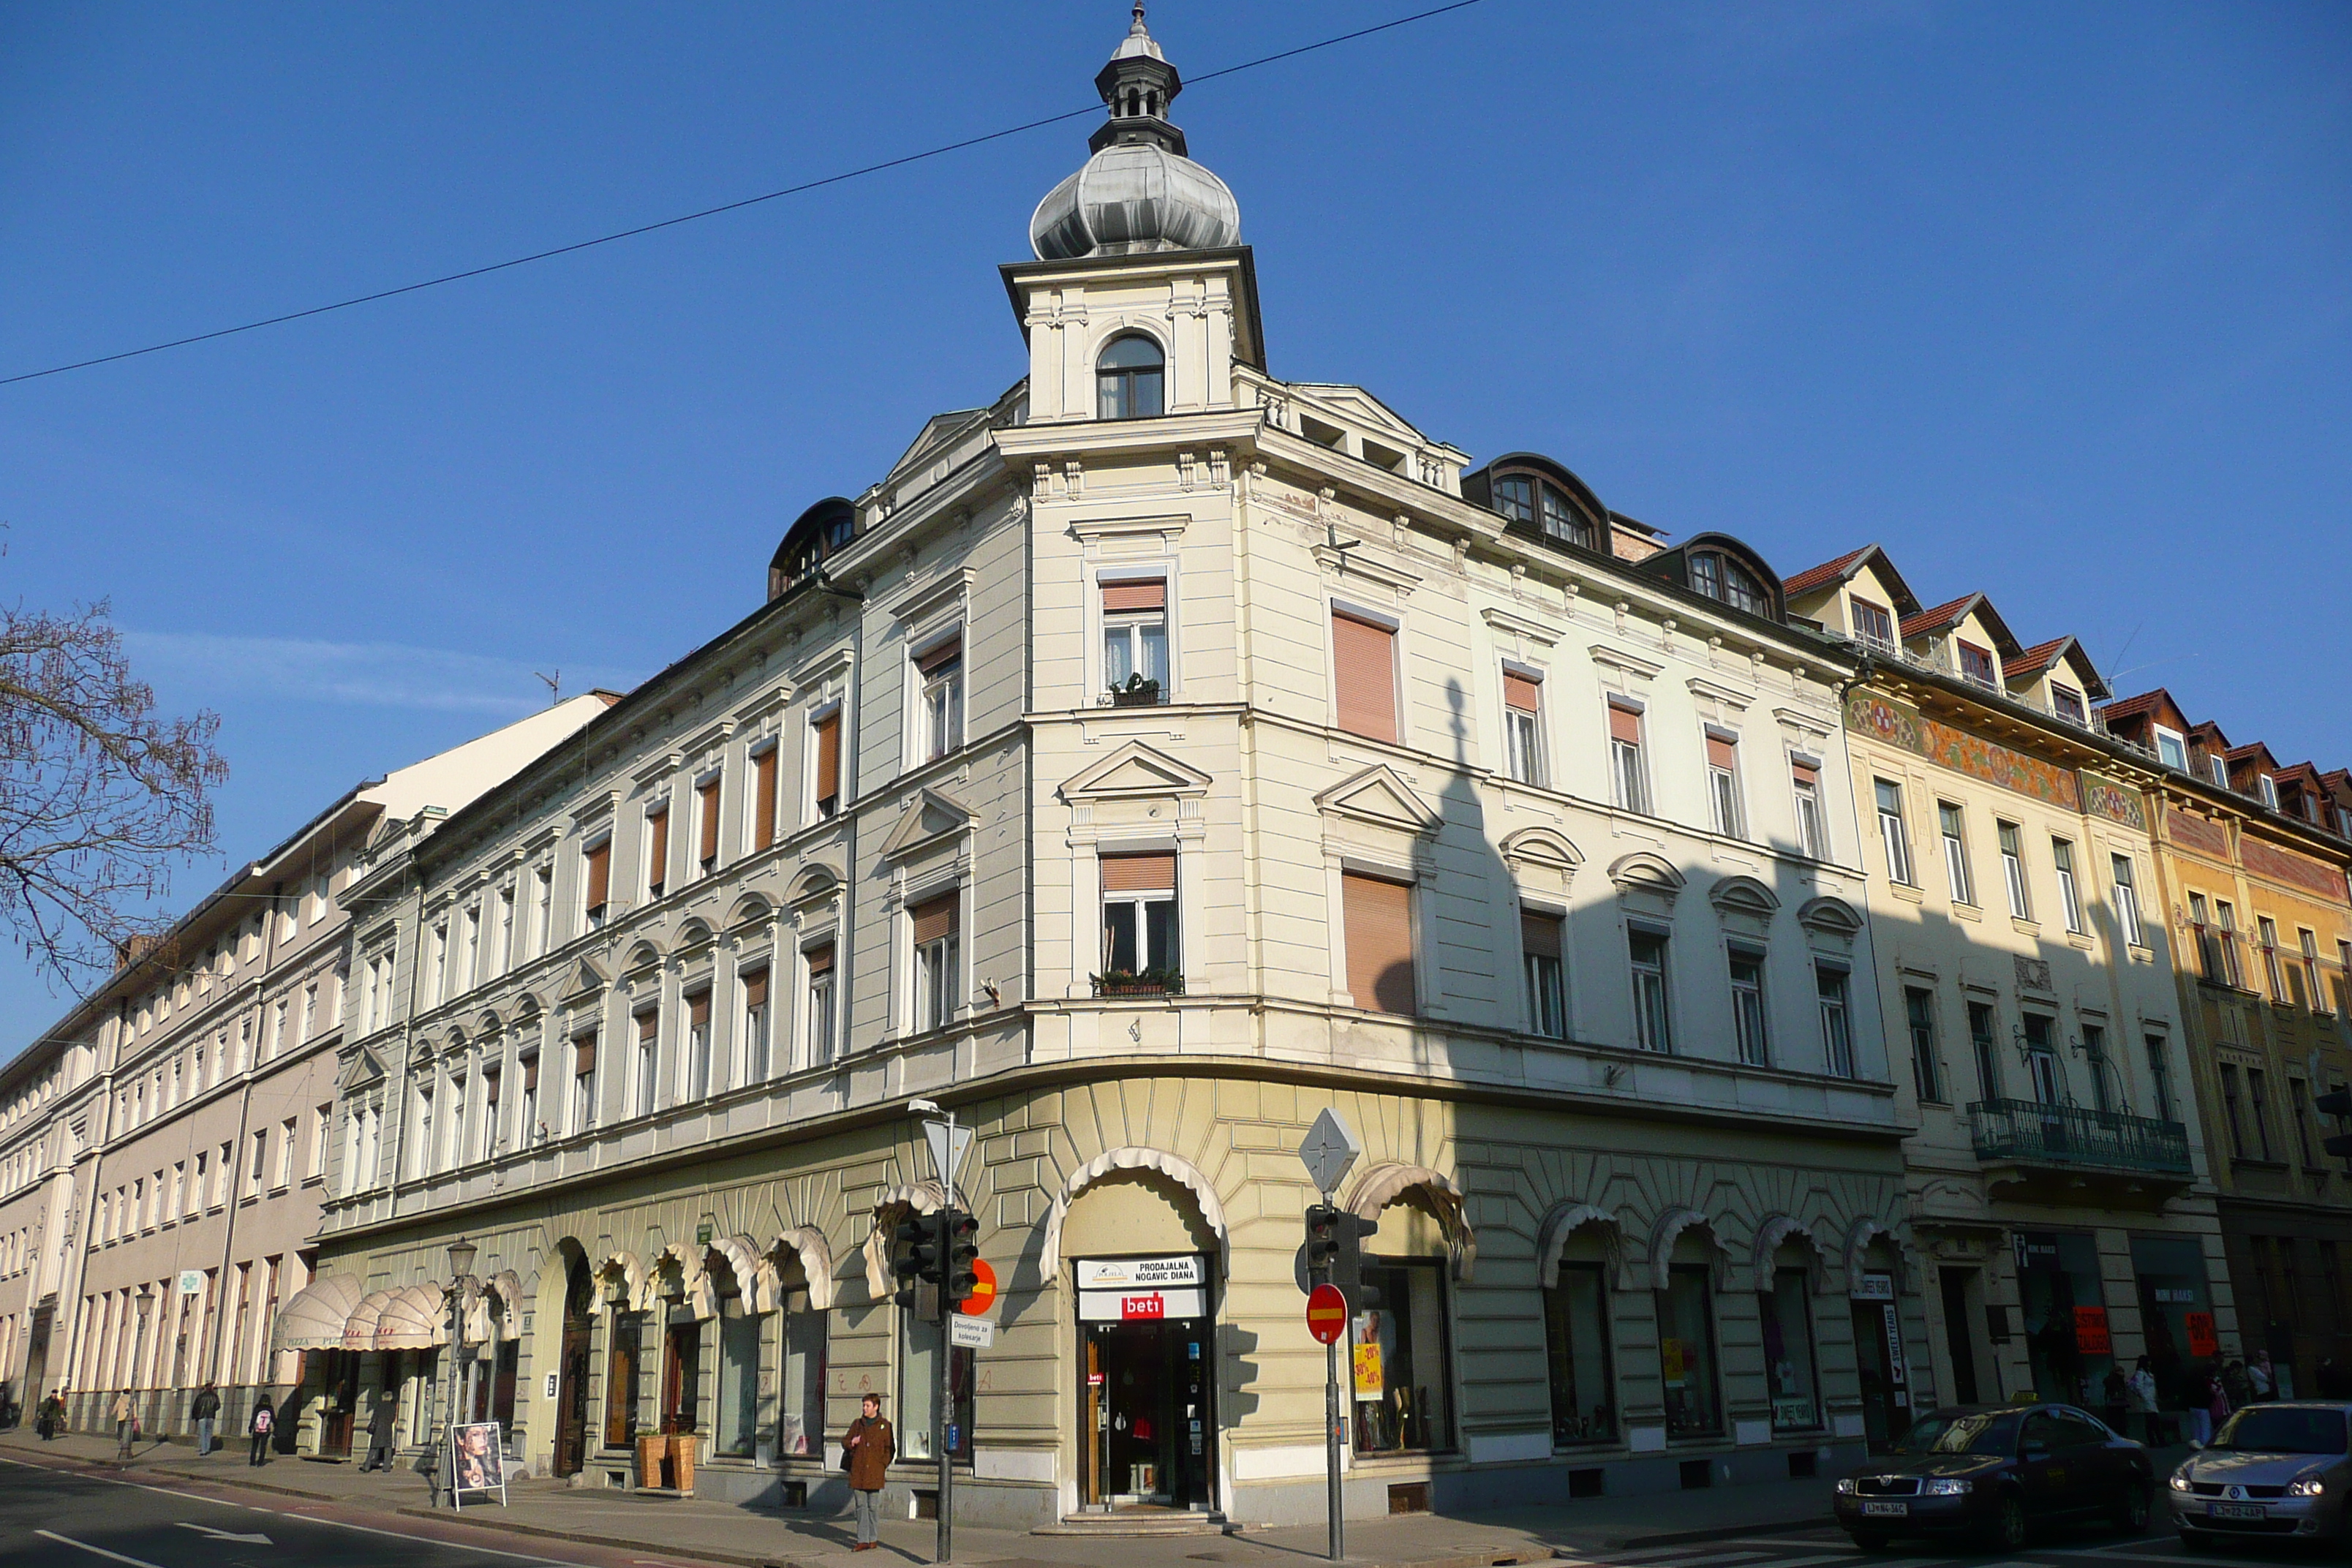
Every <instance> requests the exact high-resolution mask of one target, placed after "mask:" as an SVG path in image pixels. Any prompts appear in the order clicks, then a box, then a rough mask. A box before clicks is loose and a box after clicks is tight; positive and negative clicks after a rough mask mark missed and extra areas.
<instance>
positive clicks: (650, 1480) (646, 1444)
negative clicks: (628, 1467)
mask: <svg viewBox="0 0 2352 1568" xmlns="http://www.w3.org/2000/svg"><path fill="white" fill-rule="evenodd" d="M667 1458H669V1439H668V1438H667V1437H665V1436H662V1435H661V1434H660V1433H659V1432H656V1431H655V1430H654V1429H653V1428H652V1427H650V1426H646V1427H641V1428H639V1429H638V1432H637V1485H639V1486H641V1487H645V1488H647V1489H652V1488H656V1487H658V1486H660V1485H661V1484H662V1461H663V1460H664V1459H667Z"/></svg>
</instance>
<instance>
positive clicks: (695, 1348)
mask: <svg viewBox="0 0 2352 1568" xmlns="http://www.w3.org/2000/svg"><path fill="white" fill-rule="evenodd" d="M701 1409H702V1325H701V1324H700V1323H699V1322H698V1321H695V1320H694V1319H692V1318H689V1317H686V1316H685V1315H684V1311H683V1309H674V1310H673V1311H672V1315H671V1318H670V1322H669V1331H668V1332H667V1333H666V1334H664V1335H663V1336H662V1423H661V1429H662V1430H663V1431H665V1432H698V1431H700V1430H701V1429H702V1428H701V1425H700V1416H701Z"/></svg>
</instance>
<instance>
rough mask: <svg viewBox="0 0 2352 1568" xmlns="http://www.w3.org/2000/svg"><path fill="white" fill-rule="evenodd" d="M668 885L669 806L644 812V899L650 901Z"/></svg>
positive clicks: (659, 895)
mask: <svg viewBox="0 0 2352 1568" xmlns="http://www.w3.org/2000/svg"><path fill="white" fill-rule="evenodd" d="M668 887H669V807H667V805H665V806H663V807H662V808H661V809H660V810H658V811H649V812H647V813H646V901H648V902H651V901H652V900H655V899H658V898H660V897H661V896H662V893H663V892H664V891H665V890H666V889H667V888H668Z"/></svg>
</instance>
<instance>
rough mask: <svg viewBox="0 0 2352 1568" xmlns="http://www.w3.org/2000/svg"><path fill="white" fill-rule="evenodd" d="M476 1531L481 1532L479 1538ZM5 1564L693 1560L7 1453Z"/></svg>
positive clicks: (35, 1567) (1, 1557)
mask: <svg viewBox="0 0 2352 1568" xmlns="http://www.w3.org/2000/svg"><path fill="white" fill-rule="evenodd" d="M476 1537H480V1538H481V1539H479V1540H476V1539H475V1538H476ZM0 1563H5V1564H6V1565H7V1568H297V1565H299V1564H306V1563H332V1564H334V1565H335V1568H528V1565H530V1564H542V1565H552V1568H687V1565H686V1564H685V1563H683V1562H680V1563H675V1564H673V1563H669V1562H668V1561H667V1560H664V1559H657V1558H652V1557H647V1556H644V1555H641V1554H638V1553H635V1552H628V1551H625V1550H618V1549H607V1548H599V1547H593V1546H583V1545H575V1544H573V1543H572V1542H546V1543H545V1544H544V1546H542V1545H541V1543H540V1542H532V1541H529V1540H528V1539H519V1538H517V1537H515V1536H513V1535H510V1534H500V1535H497V1536H491V1535H489V1533H488V1532H487V1531H471V1530H467V1528H466V1527H465V1526H463V1525H460V1524H456V1523H443V1522H442V1521H437V1520H434V1521H427V1520H409V1519H404V1518H398V1517H397V1516H387V1515H384V1514H382V1513H363V1512H362V1510H357V1509H352V1508H346V1507H342V1506H341V1505H338V1504H334V1503H324V1502H321V1503H311V1504H303V1503H299V1502H297V1501H296V1500H293V1499H290V1498H280V1497H276V1496H271V1495H268V1494H263V1493H257V1492H240V1491H239V1490H238V1489H236V1487H235V1486H233V1485H222V1484H217V1483H214V1482H205V1481H190V1482H184V1483H180V1484H176V1485H173V1486H169V1487H166V1486H160V1485H155V1484H152V1483H149V1482H143V1481H132V1480H118V1479H112V1478H110V1477H106V1476H100V1475H91V1474H77V1473H72V1472H68V1471H64V1470H58V1469H52V1468H47V1467H46V1466H42V1465H34V1464H27V1463H26V1462H24V1461H22V1460H17V1459H0Z"/></svg>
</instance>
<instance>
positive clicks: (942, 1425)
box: [932, 1110, 962, 1563]
mask: <svg viewBox="0 0 2352 1568" xmlns="http://www.w3.org/2000/svg"><path fill="white" fill-rule="evenodd" d="M955 1135H956V1124H955V1112H954V1111H952V1110H950V1111H949V1112H948V1116H947V1137H946V1139H945V1142H946V1144H947V1147H948V1149H949V1151H950V1154H949V1162H948V1163H946V1164H944V1165H943V1166H942V1167H941V1168H940V1291H939V1302H940V1411H939V1417H938V1419H937V1420H936V1421H935V1422H934V1423H933V1424H932V1430H933V1432H934V1434H935V1438H934V1440H935V1441H936V1442H937V1443H938V1444H939V1456H940V1549H939V1552H938V1554H937V1555H936V1556H935V1557H934V1558H933V1561H934V1562H939V1563H951V1562H953V1561H954V1560H955V1454H954V1444H953V1442H952V1435H953V1434H954V1432H955V1346H954V1344H952V1343H951V1342H950V1341H949V1338H948V1319H949V1318H950V1316H952V1315H953V1314H954V1312H955V1308H954V1306H953V1305H952V1304H950V1302H949V1300H948V1295H949V1291H948V1247H949V1246H950V1240H949V1234H950V1228H951V1223H952V1221H953V1219H954V1216H955V1201H956V1187H955V1178H956V1173H955V1156H956V1155H958V1154H960V1153H961V1152H962V1151H961V1150H960V1149H958V1148H957V1147H956V1136H955Z"/></svg>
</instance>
